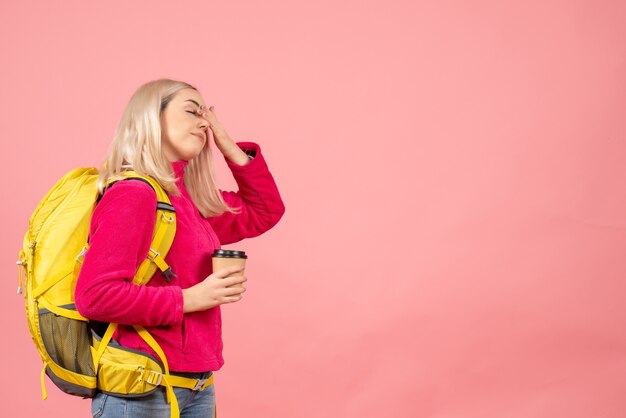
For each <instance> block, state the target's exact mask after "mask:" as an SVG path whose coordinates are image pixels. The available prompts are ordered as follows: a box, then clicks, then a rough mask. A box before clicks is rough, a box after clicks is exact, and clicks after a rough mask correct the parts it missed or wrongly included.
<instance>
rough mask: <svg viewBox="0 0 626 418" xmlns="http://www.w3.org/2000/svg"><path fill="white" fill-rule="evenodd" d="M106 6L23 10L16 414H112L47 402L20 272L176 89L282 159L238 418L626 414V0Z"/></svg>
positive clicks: (13, 84)
mask: <svg viewBox="0 0 626 418" xmlns="http://www.w3.org/2000/svg"><path fill="white" fill-rule="evenodd" d="M37 3H38V4H37ZM99 3H101V5H100V4H98V5H96V4H95V2H84V1H65V2H60V3H59V2H44V1H40V2H17V1H14V2H3V3H2V5H1V6H0V47H1V52H2V62H3V64H2V67H1V69H0V71H1V74H2V76H3V79H4V83H3V88H2V94H1V95H0V106H1V107H0V125H1V126H2V138H3V139H2V144H3V148H4V159H3V164H2V173H1V176H0V178H1V181H2V190H3V192H4V193H5V204H4V212H5V215H4V216H3V223H2V227H3V235H4V238H3V239H2V243H1V245H2V247H1V248H0V250H1V251H0V254H1V257H2V260H1V261H2V262H1V263H0V266H2V267H1V268H2V276H3V277H4V280H3V285H2V292H0V295H2V296H1V298H2V299H1V300H0V306H1V307H2V308H1V309H2V316H3V318H4V321H3V323H4V327H3V334H4V339H5V342H4V343H3V344H0V350H1V351H0V355H1V356H2V357H1V358H2V359H3V361H2V364H3V370H2V372H1V373H0V397H1V400H2V402H0V409H1V410H2V411H0V415H2V416H20V417H22V416H23V417H30V416H42V415H46V416H48V417H85V416H89V401H86V400H82V399H80V398H76V397H72V396H69V395H65V394H63V393H61V392H60V391H59V390H58V389H56V388H55V387H54V385H52V383H50V381H47V384H48V391H49V398H48V400H47V401H45V402H44V401H41V399H40V390H39V371H40V367H41V362H40V360H39V357H38V355H37V352H36V351H35V348H34V345H33V344H32V341H31V340H30V336H29V334H28V331H27V327H26V321H25V317H24V307H23V300H22V298H21V297H20V296H17V295H16V294H15V288H16V286H17V270H16V267H15V260H17V255H18V251H19V248H20V246H21V240H22V237H23V234H24V232H25V231H26V228H27V224H28V219H29V217H30V214H31V213H32V211H33V210H34V208H35V207H36V205H37V203H38V202H39V200H40V199H41V198H42V197H43V196H44V194H45V193H46V191H47V190H48V189H49V188H50V187H51V186H52V185H53V184H54V183H55V182H56V181H57V180H58V179H59V178H60V177H61V176H62V175H63V174H65V173H66V172H68V171H69V170H71V169H72V168H74V167H80V166H95V165H98V164H99V163H100V162H101V160H102V158H103V157H104V154H105V152H106V149H107V147H108V144H109V142H110V141H111V139H112V135H113V131H114V129H115V126H116V124H117V121H118V119H119V117H120V115H121V112H122V109H123V107H124V105H125V104H126V102H127V100H128V99H129V98H130V95H131V94H132V92H133V91H134V90H135V89H136V88H137V87H138V86H139V85H140V84H142V83H144V82H146V81H149V80H152V79H155V78H159V77H171V78H177V79H182V80H186V81H189V82H191V83H192V84H195V85H197V86H198V87H199V88H200V90H201V93H202V95H203V97H204V99H205V101H206V102H207V104H209V105H215V110H216V113H217V115H218V117H219V118H220V120H221V121H222V123H223V124H224V126H225V127H226V129H227V130H228V132H229V133H230V134H231V136H232V137H233V138H235V140H238V141H244V140H251V141H255V142H258V143H259V144H260V145H261V147H262V149H263V152H264V153H265V156H266V159H267V161H268V164H269V166H270V170H271V171H272V173H273V174H274V176H275V178H276V180H277V183H278V186H279V189H280V191H281V194H282V196H283V199H284V201H285V205H286V213H285V215H284V217H283V219H282V220H281V222H280V223H279V224H278V225H277V226H276V227H275V228H274V229H272V230H270V231H269V232H267V233H266V234H264V235H262V236H261V237H258V238H255V239H252V240H247V241H244V242H242V243H239V244H236V245H233V246H229V247H227V248H236V249H245V250H246V251H248V252H249V253H250V254H251V259H250V263H249V268H248V273H247V275H248V278H249V281H248V283H247V288H248V291H247V292H246V294H245V297H244V299H243V300H242V301H241V302H239V303H237V304H232V305H228V306H225V307H224V308H223V314H224V341H225V351H224V356H225V360H226V364H225V365H224V367H223V368H222V369H221V370H220V371H219V372H218V373H216V393H217V404H218V409H219V411H220V416H221V417H272V418H276V417H298V418H309V417H342V418H343V417H346V418H353V417H354V418H357V417H358V418H369V417H393V418H396V417H397V418H416V417H436V418H452V417H477V418H478V417H480V418H486V417H494V418H495V417H499V418H501V417H507V418H509V417H510V418H517V417H546V418H547V417H550V418H552V417H569V418H578V417H581V418H583V417H584V418H587V417H611V418H612V417H616V418H617V417H623V416H625V415H626V397H625V396H624V387H625V386H626V304H625V303H624V300H625V297H626V281H625V280H624V271H625V268H626V257H624V254H625V246H626V194H625V193H624V186H623V185H624V183H625V181H626V165H625V164H624V151H625V145H624V138H625V133H626V132H625V127H626V122H625V118H624V109H626V90H625V88H626V81H625V77H624V74H626V25H624V21H626V5H625V3H624V2H619V1H604V2H598V1H591V0H587V1H527V2H512V1H496V0H493V1H462V0H456V1H452V0H448V1H438V2H434V1H431V2H426V1H409V0H406V1H380V0H373V1H356V0H352V1H340V2H338V1H329V0H323V1H306V2H305V1H292V2H286V1H263V2H260V1H238V2H209V1H202V2H200V1H187V2H179V3H176V5H175V3H172V2H160V3H155V2H154V1H133V2H121V1H115V2H111V1H108V2H105V3H102V2H99ZM214 149H215V148H214ZM218 157H220V158H219V159H218V160H217V167H218V176H219V180H220V183H221V186H222V188H226V189H231V190H232V189H233V188H235V187H236V184H235V183H234V180H233V179H232V176H231V174H230V172H229V171H228V169H227V167H226V165H225V164H224V162H223V160H222V159H221V155H218Z"/></svg>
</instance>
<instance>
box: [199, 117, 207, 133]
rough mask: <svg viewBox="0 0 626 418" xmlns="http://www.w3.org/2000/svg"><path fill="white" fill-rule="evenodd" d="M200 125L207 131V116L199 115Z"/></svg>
mask: <svg viewBox="0 0 626 418" xmlns="http://www.w3.org/2000/svg"><path fill="white" fill-rule="evenodd" d="M198 119H199V121H198V126H199V127H200V128H201V129H202V130H203V131H205V130H206V129H207V127H208V126H209V121H208V120H206V119H205V118H203V117H202V116H198Z"/></svg>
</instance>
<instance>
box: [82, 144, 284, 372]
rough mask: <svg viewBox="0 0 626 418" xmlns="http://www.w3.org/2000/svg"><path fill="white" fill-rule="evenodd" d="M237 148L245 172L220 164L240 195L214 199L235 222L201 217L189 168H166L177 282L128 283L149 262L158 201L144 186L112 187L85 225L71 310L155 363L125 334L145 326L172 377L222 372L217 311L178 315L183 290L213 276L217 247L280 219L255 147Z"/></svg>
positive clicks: (158, 277)
mask: <svg viewBox="0 0 626 418" xmlns="http://www.w3.org/2000/svg"><path fill="white" fill-rule="evenodd" d="M237 145H238V146H239V147H240V148H241V149H242V150H244V151H246V152H247V153H249V154H251V155H254V158H253V159H252V160H250V161H249V162H248V163H247V164H246V165H243V166H240V165H237V164H235V163H233V162H231V161H229V160H228V159H226V158H225V160H226V164H227V165H228V167H229V168H230V170H231V172H232V173H233V176H234V178H235V181H236V182H237V185H238V187H239V191H237V192H232V191H222V190H220V192H221V193H222V196H223V197H224V200H225V201H226V203H228V204H229V205H231V206H241V208H242V210H241V213H240V214H238V215H235V214H232V213H230V212H225V213H224V214H222V215H220V216H215V217H209V218H205V217H203V216H202V215H201V214H200V212H199V211H198V209H197V208H196V206H195V205H194V203H193V201H192V200H191V197H190V196H189V193H188V191H187V189H186V188H185V186H184V184H183V177H184V170H185V167H186V166H187V164H188V161H184V160H181V161H175V162H173V163H172V168H173V170H174V172H175V173H176V176H177V177H178V179H177V182H176V184H177V186H178V187H179V188H180V190H181V192H182V196H170V200H171V203H172V205H173V206H174V208H175V210H176V236H175V238H174V242H173V244H172V247H171V249H170V251H169V253H168V254H167V256H166V257H165V261H166V262H167V264H169V265H170V266H171V267H172V270H173V271H174V273H175V274H176V275H177V278H172V280H171V281H170V283H167V281H166V280H165V277H164V276H163V275H162V273H161V271H160V270H157V272H156V273H155V275H154V276H153V277H152V280H150V282H148V284H147V285H145V286H137V285H134V284H132V283H131V282H132V279H133V276H134V275H135V272H136V270H137V268H138V267H139V265H140V264H141V262H142V261H143V260H144V259H145V258H146V256H147V255H148V250H149V247H150V243H151V241H152V231H153V228H154V222H155V218H156V206H157V199H156V195H155V193H154V191H153V190H152V188H151V187H150V186H149V185H148V184H146V183H144V182H141V181H134V180H127V181H119V182H116V183H115V184H114V185H113V186H111V187H110V188H109V189H107V191H106V193H105V194H104V197H103V198H102V200H101V201H100V202H99V203H98V205H97V206H96V208H95V210H94V212H93V216H92V219H91V229H90V240H89V246H90V247H89V250H88V251H87V253H86V255H85V259H84V261H83V266H82V268H81V271H80V274H79V276H78V281H77V283H76V292H75V303H76V309H77V310H78V312H79V313H80V314H81V315H83V316H85V317H86V318H89V319H92V320H96V321H102V322H117V323H119V324H120V325H119V326H118V329H117V331H116V332H115V334H114V335H113V338H114V339H115V341H117V342H118V343H119V344H121V345H123V346H125V347H129V348H134V349H138V350H142V351H144V352H146V353H149V354H151V355H153V356H155V357H157V358H158V356H157V355H156V353H155V352H154V351H153V350H152V349H151V348H150V347H149V346H148V345H147V344H146V343H145V342H144V341H143V340H142V339H141V338H140V337H139V336H138V335H137V333H136V332H135V331H134V329H133V328H132V327H130V325H143V326H145V328H146V329H147V330H148V331H149V332H150V333H151V334H152V336H153V337H154V338H155V339H156V340H157V342H158V343H159V345H160V346H161V348H162V349H163V351H164V352H165V354H166V357H167V360H168V362H169V365H170V369H171V370H174V371H181V372H204V371H217V370H219V369H220V368H221V367H222V365H223V364H224V359H223V357H222V348H223V344H222V336H221V331H222V321H221V311H220V306H216V307H214V308H212V309H208V310H206V311H200V312H192V313H186V314H183V296H182V289H184V288H188V287H191V286H193V285H195V284H197V283H199V282H201V281H202V280H204V279H205V278H206V277H207V276H208V275H210V274H211V273H212V272H213V269H212V259H211V254H212V253H213V251H214V250H215V249H219V248H221V244H224V245H225V244H232V243H235V242H238V241H241V240H242V239H244V238H252V237H256V236H258V235H261V234H262V233H264V232H266V231H267V230H269V229H270V228H272V227H273V226H274V225H276V223H277V222H278V221H279V219H280V218H281V217H282V215H283V213H284V212H285V206H284V204H283V201H282V199H281V197H280V194H279V192H278V188H277V187H276V183H275V182H274V179H273V177H272V175H271V173H270V171H269V169H268V167H267V164H266V162H265V159H264V158H263V155H262V154H261V149H260V147H259V145H258V144H256V143H254V142H237ZM233 249H236V248H233Z"/></svg>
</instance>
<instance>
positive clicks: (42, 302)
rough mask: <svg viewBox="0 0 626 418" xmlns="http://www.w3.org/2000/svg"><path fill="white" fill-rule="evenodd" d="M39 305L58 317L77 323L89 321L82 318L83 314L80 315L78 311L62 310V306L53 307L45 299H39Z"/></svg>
mask: <svg viewBox="0 0 626 418" xmlns="http://www.w3.org/2000/svg"><path fill="white" fill-rule="evenodd" d="M37 303H38V304H39V305H41V306H43V307H44V308H46V309H47V310H49V311H50V312H53V313H55V314H56V315H60V316H63V317H65V318H71V319H76V320H77V321H84V322H87V321H88V319H87V318H85V317H84V316H82V315H81V314H79V313H78V311H75V310H72V309H65V308H61V307H60V306H56V305H53V304H52V303H49V302H48V301H47V300H46V299H45V298H43V297H41V298H39V299H37Z"/></svg>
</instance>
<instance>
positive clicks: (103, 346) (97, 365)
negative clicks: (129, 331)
mask: <svg viewBox="0 0 626 418" xmlns="http://www.w3.org/2000/svg"><path fill="white" fill-rule="evenodd" d="M116 328H117V324H116V323H115V322H111V323H110V324H109V326H108V327H107V330H106V332H105V333H104V335H103V336H102V340H100V345H99V346H98V351H96V354H95V355H94V357H93V365H94V370H95V371H96V373H95V374H96V376H97V375H98V369H99V368H100V357H102V354H104V350H106V348H107V345H109V341H111V337H113V333H114V332H115V329H116Z"/></svg>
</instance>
